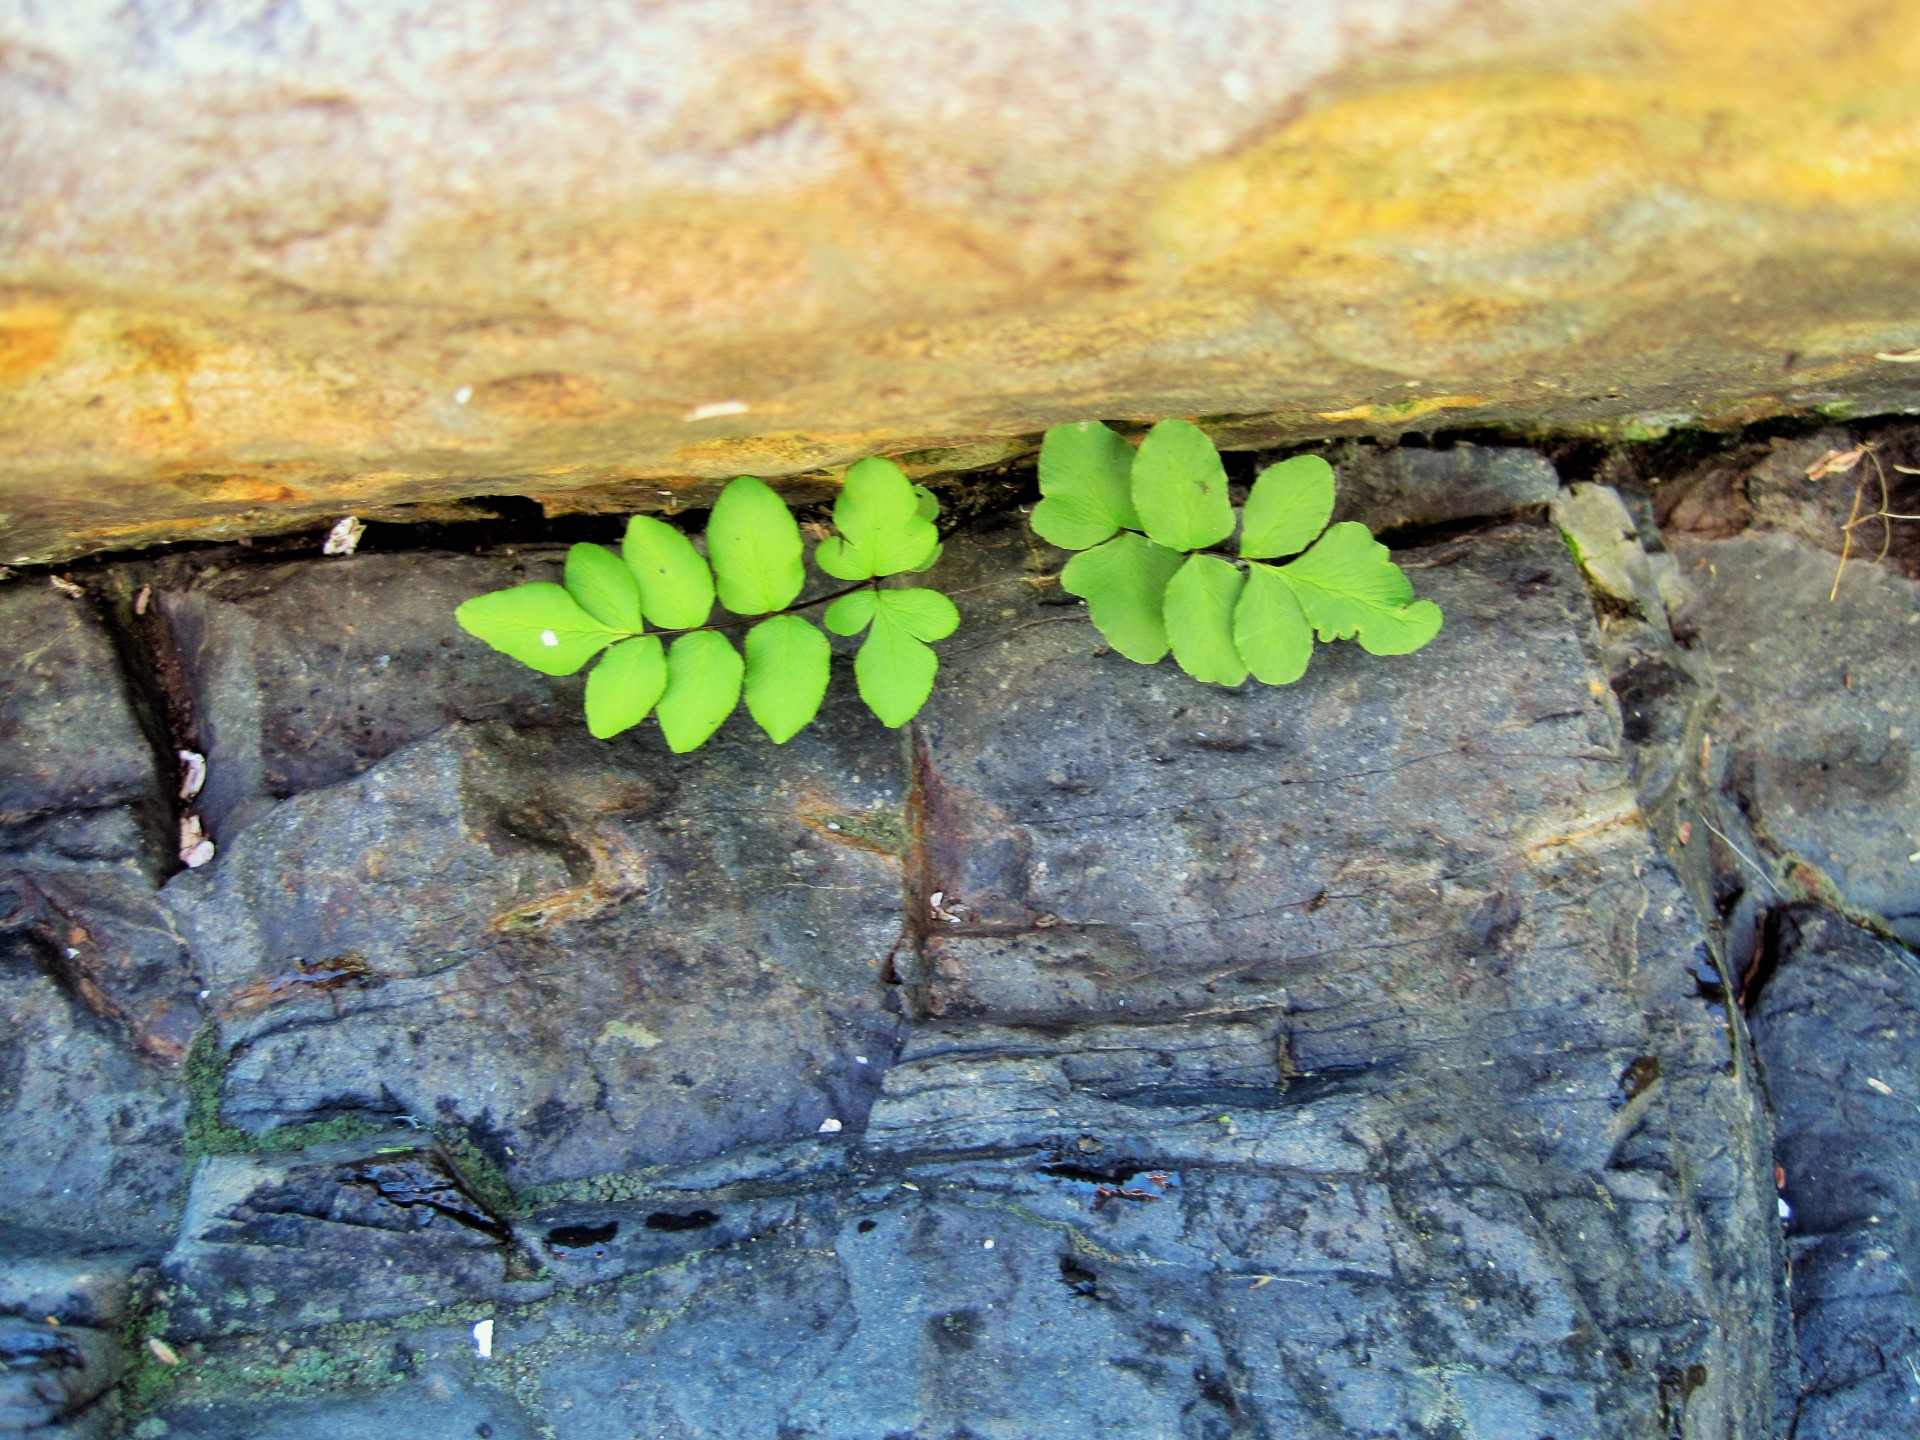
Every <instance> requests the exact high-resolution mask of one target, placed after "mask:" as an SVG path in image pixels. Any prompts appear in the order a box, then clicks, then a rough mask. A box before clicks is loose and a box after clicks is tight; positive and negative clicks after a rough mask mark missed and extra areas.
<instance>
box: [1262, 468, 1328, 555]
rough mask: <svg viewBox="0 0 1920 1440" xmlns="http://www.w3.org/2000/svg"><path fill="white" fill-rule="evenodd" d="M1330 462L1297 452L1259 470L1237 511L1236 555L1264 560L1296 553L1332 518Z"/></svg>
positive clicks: (1304, 547)
mask: <svg viewBox="0 0 1920 1440" xmlns="http://www.w3.org/2000/svg"><path fill="white" fill-rule="evenodd" d="M1333 488H1334V486H1333V466H1331V465H1329V464H1328V463H1327V462H1326V461H1325V460H1322V459H1321V458H1320V457H1319V456H1318V455H1296V456H1294V457H1293V458H1292V459H1291V460H1282V461H1281V462H1280V463H1279V464H1278V465H1275V466H1272V467H1270V468H1269V469H1266V470H1263V471H1262V472H1261V473H1260V478H1259V479H1258V480H1256V481H1254V482H1253V493H1252V494H1250V495H1249V496H1247V503H1246V505H1245V506H1244V507H1243V508H1242V509H1241V512H1240V553H1241V554H1242V555H1245V556H1247V557H1248V558H1250V559H1255V560H1265V559H1269V558H1271V557H1273V556H1276V555H1297V554H1299V552H1300V551H1302V550H1304V549H1306V548H1307V546H1309V545H1311V544H1312V543H1313V541H1314V537H1315V536H1317V535H1318V534H1319V533H1320V532H1321V531H1322V530H1324V529H1326V528H1327V521H1329V520H1331V519H1332V518H1333Z"/></svg>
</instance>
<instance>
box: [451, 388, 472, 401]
mask: <svg viewBox="0 0 1920 1440" xmlns="http://www.w3.org/2000/svg"><path fill="white" fill-rule="evenodd" d="M472 398H473V386H471V385H462V386H461V387H460V388H459V389H458V390H456V391H454V392H453V403H454V404H456V405H464V404H466V403H467V401H469V400H471V399H472Z"/></svg>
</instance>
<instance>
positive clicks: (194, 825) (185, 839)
mask: <svg viewBox="0 0 1920 1440" xmlns="http://www.w3.org/2000/svg"><path fill="white" fill-rule="evenodd" d="M211 859H213V841H211V840H209V839H208V838H207V832H206V829H205V828H204V827H203V826H202V825H201V824H200V817H199V816H198V815H189V816H187V817H186V818H185V819H184V820H182V821H181V822H180V863H181V864H182V865H184V866H186V867H187V868H188V869H189V870H198V869H199V868H200V867H201V866H202V865H205V864H206V863H207V862H208V861H210V860H211Z"/></svg>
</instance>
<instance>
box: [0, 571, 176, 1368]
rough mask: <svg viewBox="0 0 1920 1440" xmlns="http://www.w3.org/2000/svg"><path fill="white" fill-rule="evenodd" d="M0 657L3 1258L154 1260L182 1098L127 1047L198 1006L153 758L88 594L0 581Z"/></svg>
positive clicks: (168, 1201)
mask: <svg viewBox="0 0 1920 1440" xmlns="http://www.w3.org/2000/svg"><path fill="white" fill-rule="evenodd" d="M0 651H4V652H5V653H6V654H7V655H8V656H9V657H11V658H12V664H11V666H10V668H9V670H8V673H7V677H6V681H5V683H4V685H0V754H4V755H5V757H6V758H5V762H4V764H3V765H0V1253H12V1254H17V1255H20V1256H23V1257H25V1256H32V1255H38V1254H42V1253H44V1252H47V1251H48V1250H49V1249H51V1250H52V1251H53V1253H56V1254H58V1253H60V1252H61V1251H62V1250H63V1249H67V1248H72V1247H78V1248H79V1249H81V1250H82V1251H96V1252H97V1251H99V1250H102V1249H112V1248H130V1249H133V1250H135V1251H141V1250H145V1251H146V1252H148V1253H157V1251H158V1250H159V1249H162V1248H164V1246H165V1237H166V1236H167V1235H168V1234H169V1233H170V1231H171V1229H172V1226H173V1222H174V1219H175V1207H176V1204H177V1198H178V1192H179V1189H180V1186H181V1184H182V1182H183V1180H184V1173H185V1165H184V1161H183V1159H182V1157H181V1156H180V1154H179V1143H180V1136H181V1125H182V1119H183V1114H184V1108H185V1107H184V1105H183V1104H182V1102H181V1097H180V1096H179V1095H178V1094H177V1093H176V1092H174V1091H173V1090H171V1089H170V1087H168V1086H167V1085H166V1084H165V1083H164V1082H163V1081H162V1080H161V1078H160V1077H159V1076H158V1075H157V1074H155V1073H154V1071H153V1070H152V1069H151V1068H150V1067H149V1066H147V1065H145V1064H143V1063H141V1061H140V1060H138V1059H136V1058H135V1056H134V1054H133V1053H131V1052H130V1051H129V1049H128V1047H127V1043H126V1042H131V1043H132V1045H133V1046H134V1047H135V1048H136V1049H137V1050H139V1051H141V1052H144V1053H145V1054H146V1055H147V1056H149V1057H157V1058H160V1059H166V1058H169V1057H177V1056H178V1055H179V1054H180V1053H181V1052H182V1051H183V1050H184V1048H185V1044H186V1040H187V1038H188V1037H190V1036H191V1035H192V1033H193V1031H194V1029H195V1028H196V1027H197V1025H198V1016H197V1012H196V1011H195V1010H194V1007H193V1003H192V992H191V988H190V987H191V985H192V973H191V964H190V961H189V959H188V957H187V955H186V951H185V948H184V947H183V946H182V945H181V943H180V941H179V938H178V936H177V935H175V934H174V933H173V932H172V930H171V928H170V927H169V926H168V924H167V922H166V920H165V917H164V916H163V915H162V914H161V912H160V909H159V907H158V905H157V904H156V902H155V898H154V893H153V875H154V872H155V871H156V870H157V868H158V865H159V855H158V853H157V852H158V850H159V847H160V845H161V844H162V843H163V841H164V832H163V829H162V827H163V825H164V823H165V815H166V807H165V805H164V803H163V801H162V800H161V798H160V795H159V787H158V781H157V779H156V776H155V771H154V762H153V754H152V750H151V748H150V747H149V745H148V742H147V740H146V738H145V737H144V735H143V734H142V732H141V729H140V727H139V725H138V723H137V722H136V721H135V718H134V715H133V711H132V709H131V707H130V705H129V702H128V699H127V696H126V693H125V690H124V688H123V686H122V682H121V679H120V671H119V666H118V663H117V662H116V660H115V658H114V654H113V649H112V646H111V644H110V642H109V640H108V637H107V635H106V633H105V631H104V630H103V629H102V628H101V626H100V624H99V622H98V621H97V620H96V619H95V618H94V614H93V611H92V609H91V608H90V606H89V605H88V604H87V603H86V602H84V601H82V600H77V599H72V598H69V597H67V596H64V595H61V594H60V593H58V592H57V591H55V590H53V589H51V588H48V587H44V586H31V587H29V586H12V587H8V588H6V589H4V590H0ZM6 1288H8V1287H4V1286H0V1293H4V1291H5V1289H6ZM28 1313H31V1312H28ZM43 1313H44V1312H43ZM34 1318H35V1319H38V1318H41V1317H40V1316H35V1317H34ZM68 1318H70V1319H71V1318H75V1317H73V1316H71V1315H70V1316H69V1317H68ZM50 1363H51V1362H50Z"/></svg>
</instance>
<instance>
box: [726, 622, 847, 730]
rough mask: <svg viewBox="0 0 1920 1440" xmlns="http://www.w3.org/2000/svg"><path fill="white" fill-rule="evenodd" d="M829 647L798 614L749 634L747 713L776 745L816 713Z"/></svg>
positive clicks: (824, 684) (829, 660)
mask: <svg viewBox="0 0 1920 1440" xmlns="http://www.w3.org/2000/svg"><path fill="white" fill-rule="evenodd" d="M832 661H833V646H832V645H831V644H830V643H829V642H828V640H827V637H826V636H824V635H822V634H821V633H820V632H819V631H818V630H816V629H814V627H813V626H812V625H810V624H808V623H807V622H806V621H805V620H802V619H801V618H800V617H799V616H798V615H775V616H774V617H772V618H771V619H769V620H762V621H761V622H760V623H759V624H758V625H756V626H754V627H753V628H752V629H751V630H749V631H747V685H746V689H747V712H748V713H749V714H750V715H752V716H753V718H754V720H755V721H757V722H758V723H759V726H760V728H761V729H762V730H764V731H766V732H767V736H768V738H769V739H771V740H772V741H773V743H774V744H776V745H784V744H786V743H787V741H789V740H791V739H792V738H793V737H794V736H795V735H797V734H799V733H800V730H801V728H802V727H803V726H805V725H806V723H807V722H808V721H810V720H811V719H813V717H814V716H815V715H817V714H819V713H820V702H821V701H822V700H824V699H825V698H826V695H827V677H828V672H829V667H830V666H831V664H832Z"/></svg>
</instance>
